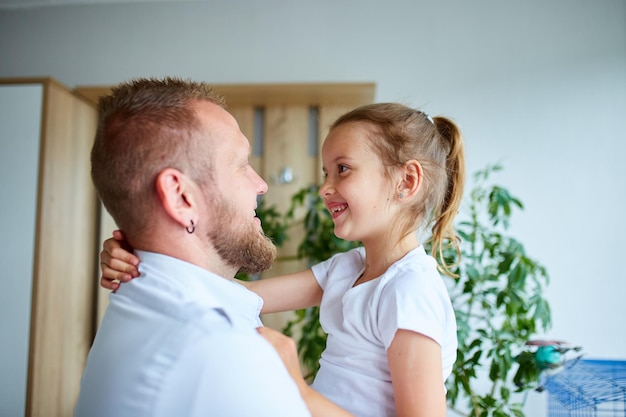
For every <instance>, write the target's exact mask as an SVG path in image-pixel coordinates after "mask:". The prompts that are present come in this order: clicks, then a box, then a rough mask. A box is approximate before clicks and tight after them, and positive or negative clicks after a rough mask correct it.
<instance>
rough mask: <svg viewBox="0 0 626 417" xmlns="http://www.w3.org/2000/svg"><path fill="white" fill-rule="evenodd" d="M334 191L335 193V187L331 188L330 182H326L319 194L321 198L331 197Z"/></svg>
mask: <svg viewBox="0 0 626 417" xmlns="http://www.w3.org/2000/svg"><path fill="white" fill-rule="evenodd" d="M332 191H333V187H332V186H331V184H330V183H329V181H328V180H325V181H324V183H322V185H321V186H320V189H319V192H318V193H319V195H320V197H322V198H324V197H326V196H329V195H331V194H332Z"/></svg>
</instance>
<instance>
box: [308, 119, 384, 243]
mask: <svg viewBox="0 0 626 417" xmlns="http://www.w3.org/2000/svg"><path fill="white" fill-rule="evenodd" d="M370 140H371V139H369V137H368V130H367V126H366V125H364V124H360V123H354V122H352V123H346V124H343V125H340V126H337V127H336V128H334V129H332V130H331V131H330V132H329V134H328V136H327V137H326V141H325V142H324V145H323V146H322V163H323V170H324V174H325V176H326V179H325V181H324V183H323V184H322V186H321V187H320V191H319V193H320V196H321V197H322V199H323V200H324V203H325V205H326V208H327V209H328V211H329V212H330V214H331V216H332V218H333V221H334V223H335V235H336V236H337V237H339V238H341V239H345V240H350V241H361V242H363V243H364V244H365V243H366V241H368V240H371V239H378V238H381V237H383V236H384V233H386V232H388V231H389V227H390V221H392V220H393V217H394V216H395V215H396V207H395V204H393V201H394V196H395V187H393V186H392V185H391V182H390V180H389V179H388V177H387V176H385V174H384V167H383V164H382V161H381V159H380V157H379V156H378V155H377V154H376V153H375V152H374V151H373V150H372V148H371V147H370V146H369V141H370Z"/></svg>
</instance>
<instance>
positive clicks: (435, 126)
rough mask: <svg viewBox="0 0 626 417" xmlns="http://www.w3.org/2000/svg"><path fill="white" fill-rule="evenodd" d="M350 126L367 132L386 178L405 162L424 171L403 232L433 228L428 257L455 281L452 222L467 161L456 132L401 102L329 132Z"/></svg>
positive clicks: (354, 114) (347, 118) (371, 108)
mask: <svg viewBox="0 0 626 417" xmlns="http://www.w3.org/2000/svg"><path fill="white" fill-rule="evenodd" d="M351 122H357V123H365V124H367V125H368V126H369V127H370V129H369V132H370V135H369V139H370V145H371V147H372V149H373V150H374V151H375V152H377V153H378V156H379V157H380V158H381V160H382V162H383V165H384V166H385V167H386V170H387V171H386V173H387V175H388V176H389V177H391V173H392V170H393V169H394V168H396V167H399V166H402V165H404V164H405V163H406V162H407V161H409V160H416V161H418V162H419V163H420V165H421V166H422V170H423V180H422V186H421V187H420V191H419V193H420V194H419V196H420V198H418V199H416V202H415V204H414V205H413V206H412V207H411V210H410V212H409V214H408V215H407V218H406V219H405V222H404V223H403V224H402V231H403V232H404V233H412V232H415V230H416V229H417V227H418V226H419V225H420V224H422V223H424V222H426V223H427V225H428V224H432V228H431V232H432V255H433V257H435V259H437V261H438V264H439V268H440V270H441V271H442V272H443V273H444V274H446V275H449V276H455V275H454V273H453V269H454V267H455V266H456V265H457V264H458V262H459V261H460V258H461V251H460V247H459V239H458V238H457V236H456V235H455V233H454V218H455V216H456V215H457V213H458V210H459V207H460V205H461V199H462V197H463V187H464V185H465V157H464V152H463V140H462V137H461V132H460V130H459V128H458V127H457V126H456V125H455V124H454V122H452V121H451V120H449V119H447V118H445V117H435V118H433V119H431V118H430V117H429V116H427V115H426V114H424V113H422V112H421V111H419V110H416V109H412V108H410V107H407V106H405V105H402V104H399V103H376V104H368V105H365V106H361V107H358V108H356V109H354V110H352V111H350V112H348V113H346V114H344V115H343V116H341V117H339V118H338V119H337V120H336V121H335V122H334V123H333V125H332V126H331V129H333V128H335V127H337V126H340V125H343V124H345V123H351ZM446 242H448V243H446ZM448 244H450V245H452V247H453V248H454V250H455V251H456V253H457V261H456V262H455V263H453V264H449V263H448V261H447V260H446V259H445V256H444V254H445V250H446V248H447V246H448Z"/></svg>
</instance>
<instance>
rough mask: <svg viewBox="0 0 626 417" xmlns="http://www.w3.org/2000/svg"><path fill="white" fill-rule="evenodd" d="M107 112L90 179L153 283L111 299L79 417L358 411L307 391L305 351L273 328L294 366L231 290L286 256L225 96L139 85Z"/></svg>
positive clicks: (251, 307) (170, 83)
mask: <svg viewBox="0 0 626 417" xmlns="http://www.w3.org/2000/svg"><path fill="white" fill-rule="evenodd" d="M99 107H100V108H99V110H100V116H99V123H98V130H97V133H96V138H95V142H94V145H93V149H92V154H91V163H92V179H93V182H94V184H95V187H96V189H97V191H98V194H99V196H100V198H101V200H102V202H103V204H104V205H105V207H106V208H107V210H108V211H109V213H110V214H111V215H112V217H113V218H114V220H115V221H116V223H117V225H118V226H119V228H120V229H122V230H124V232H125V237H126V240H127V241H128V243H129V244H130V245H131V246H132V247H133V248H134V249H135V253H136V254H137V255H138V257H139V258H140V259H141V266H140V267H139V269H140V272H141V275H142V279H137V280H132V281H131V282H129V283H126V284H124V285H122V286H121V287H120V288H119V289H118V290H117V291H116V293H114V294H112V295H111V297H110V304H109V307H108V309H107V312H106V314H105V316H104V318H103V321H102V323H101V326H100V328H99V330H98V334H97V336H96V339H95V341H94V344H93V346H92V349H91V351H90V353H89V358H88V360H87V365H86V368H85V371H84V375H83V379H82V382H81V391H80V395H79V398H78V402H77V404H76V409H75V416H76V417H83V416H90V417H91V416H107V417H110V416H117V417H124V416H163V417H165V416H167V417H171V416H191V417H193V416H200V415H203V416H205V415H207V416H232V417H246V416H255V417H262V416H268V417H280V416H285V417H287V416H288V417H298V416H308V415H310V414H309V411H310V412H311V414H312V415H325V416H331V415H346V414H343V413H345V412H344V411H343V410H341V409H339V408H338V407H336V406H335V405H334V404H332V403H330V402H329V401H328V400H326V399H325V398H323V397H322V396H320V395H319V394H317V393H316V392H314V391H313V390H312V389H311V388H309V387H308V386H307V385H306V384H305V383H304V380H303V379H302V376H301V374H300V371H299V369H297V364H296V363H295V362H296V360H297V355H296V354H295V348H294V345H293V343H289V342H290V341H288V340H287V343H285V342H286V339H285V338H284V337H283V336H282V335H280V334H277V332H272V331H271V330H268V329H263V330H261V332H262V334H263V335H264V336H265V337H266V338H267V340H270V341H271V342H272V344H274V345H275V346H277V348H281V347H282V348H281V349H280V355H281V356H282V357H283V359H284V360H285V363H286V364H287V366H288V368H289V371H287V369H286V368H285V366H284V365H283V363H282V362H281V359H280V357H279V355H278V354H277V353H276V351H275V350H274V349H272V345H270V343H268V342H267V340H266V339H264V338H263V337H261V336H260V335H259V333H258V332H257V330H256V329H255V328H256V327H258V326H259V325H260V322H259V318H258V315H259V312H260V308H261V304H262V301H261V299H260V298H259V297H258V296H256V295H255V294H254V293H252V292H250V291H248V290H247V289H245V288H244V287H243V286H240V285H238V284H236V283H234V282H233V281H232V278H233V277H234V275H235V273H236V272H237V271H238V270H244V271H247V272H259V271H262V270H264V269H267V268H269V266H270V265H271V264H272V262H273V260H274V258H275V253H276V249H275V247H274V245H273V244H272V243H271V242H270V241H269V240H268V239H267V238H266V237H265V236H264V234H263V231H262V229H261V224H260V221H259V219H258V218H257V217H255V209H256V206H257V196H258V195H260V194H263V193H265V192H266V191H267V184H266V183H265V182H264V181H263V180H262V179H261V178H260V177H259V176H258V174H257V173H256V172H255V171H254V170H253V169H252V167H251V166H250V164H249V162H248V155H249V152H250V149H249V148H250V147H249V143H248V140H247V139H246V137H245V136H244V135H243V134H242V133H241V131H240V130H239V127H238V125H237V122H236V121H235V119H234V118H233V117H232V116H231V115H230V114H229V113H228V112H227V111H226V110H225V109H224V107H223V102H222V100H221V99H220V98H219V97H218V96H217V95H215V94H214V93H213V91H212V89H211V87H210V86H208V85H206V84H204V83H196V82H190V81H183V80H179V79H174V78H166V79H163V80H156V79H139V80H134V81H132V82H129V83H125V84H121V85H119V86H118V87H116V88H114V89H113V91H112V93H111V94H110V95H109V96H107V97H104V98H102V99H101V100H100V103H99ZM290 374H291V375H292V376H293V379H292V378H291V377H290ZM294 380H295V381H296V383H294ZM303 399H304V401H303Z"/></svg>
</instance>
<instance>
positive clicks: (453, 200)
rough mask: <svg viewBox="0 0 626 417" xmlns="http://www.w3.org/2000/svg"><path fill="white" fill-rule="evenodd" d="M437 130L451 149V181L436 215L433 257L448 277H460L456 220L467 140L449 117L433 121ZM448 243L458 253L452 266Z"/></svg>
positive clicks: (459, 203)
mask: <svg viewBox="0 0 626 417" xmlns="http://www.w3.org/2000/svg"><path fill="white" fill-rule="evenodd" d="M433 122H434V124H435V127H436V128H437V132H438V134H439V135H440V136H441V139H442V140H443V141H444V142H445V143H447V145H448V146H449V148H450V151H449V153H448V156H447V158H446V173H447V178H448V182H447V185H446V193H445V196H444V199H443V202H442V204H441V207H440V209H439V210H437V212H436V213H435V218H434V225H433V228H432V254H433V256H434V257H435V259H437V261H438V263H439V268H440V270H441V272H443V273H444V274H446V275H448V276H452V277H455V278H456V277H457V275H455V274H454V272H453V269H454V268H455V267H456V266H458V264H459V263H460V260H461V248H460V246H459V238H458V237H457V236H456V234H455V233H454V218H455V217H456V215H457V214H458V212H459V207H460V206H461V200H462V198H463V187H464V186H465V155H464V151H463V139H462V136H461V131H460V130H459V128H458V127H457V126H456V125H455V124H454V122H452V121H451V120H450V119H447V118H445V117H435V118H433ZM446 241H448V242H449V244H451V245H452V247H453V248H454V250H455V251H456V255H457V257H456V261H455V262H454V263H452V264H449V263H448V262H447V261H446V259H445V256H444V252H445V249H446Z"/></svg>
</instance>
